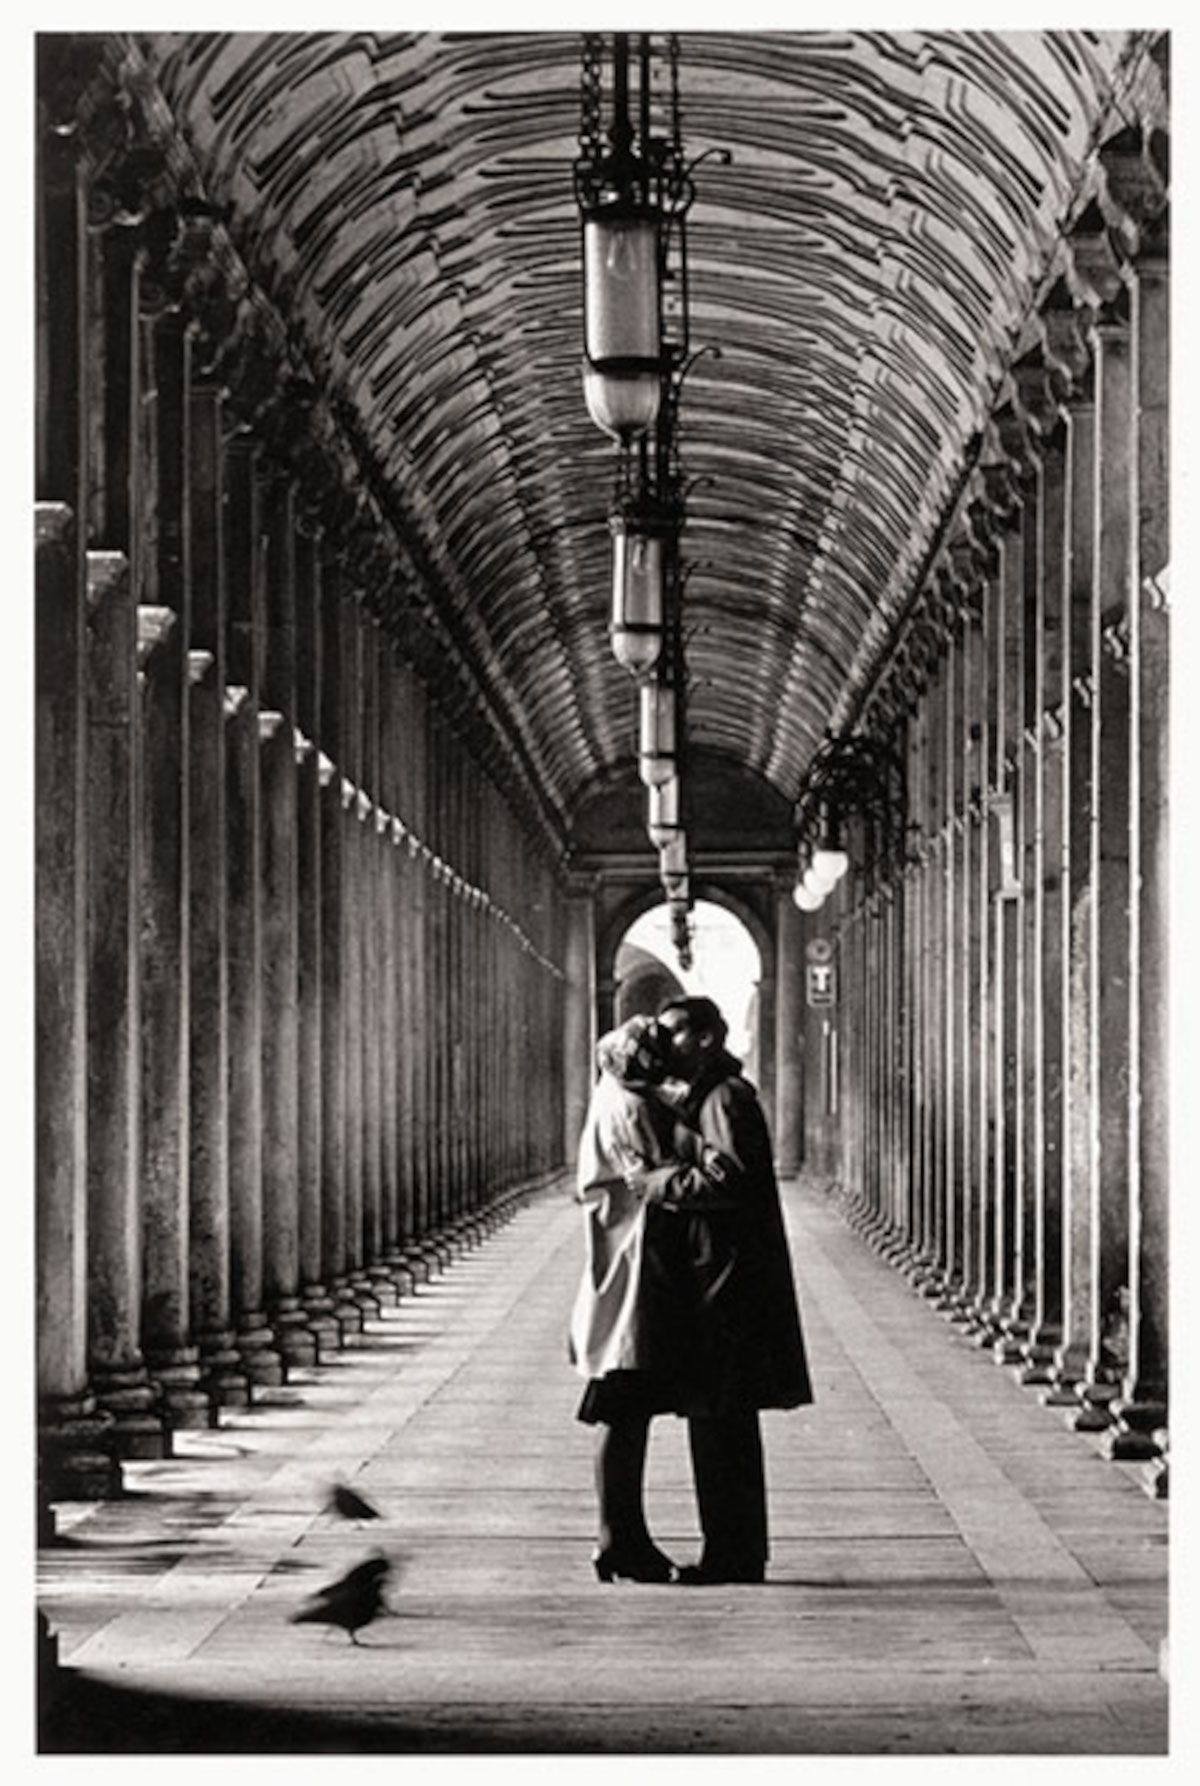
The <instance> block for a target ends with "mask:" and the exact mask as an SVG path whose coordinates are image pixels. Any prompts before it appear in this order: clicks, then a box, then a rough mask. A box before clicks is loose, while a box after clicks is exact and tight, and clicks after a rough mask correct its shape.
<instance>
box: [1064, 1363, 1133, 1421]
mask: <svg viewBox="0 0 1200 1786" xmlns="http://www.w3.org/2000/svg"><path fill="white" fill-rule="evenodd" d="M1076 1393H1077V1395H1078V1399H1079V1412H1078V1413H1077V1414H1075V1415H1074V1416H1071V1415H1068V1416H1067V1419H1068V1422H1069V1424H1070V1426H1071V1427H1072V1428H1073V1430H1074V1431H1075V1432H1077V1433H1103V1432H1107V1431H1108V1429H1109V1427H1110V1426H1111V1425H1112V1423H1113V1416H1112V1411H1111V1410H1112V1404H1113V1403H1114V1402H1115V1401H1116V1400H1117V1398H1118V1396H1119V1395H1120V1393H1121V1388H1120V1384H1118V1383H1104V1382H1101V1381H1100V1380H1099V1378H1098V1377H1096V1376H1095V1374H1094V1367H1092V1366H1089V1372H1088V1376H1087V1378H1086V1379H1085V1380H1084V1381H1083V1382H1082V1383H1080V1384H1079V1387H1078V1390H1077V1392H1076Z"/></svg>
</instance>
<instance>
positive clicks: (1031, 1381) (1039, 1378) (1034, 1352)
mask: <svg viewBox="0 0 1200 1786" xmlns="http://www.w3.org/2000/svg"><path fill="white" fill-rule="evenodd" d="M1060 1337H1061V1336H1060V1335H1059V1334H1057V1333H1055V1332H1053V1331H1046V1330H1043V1332H1042V1334H1041V1335H1040V1336H1039V1337H1037V1338H1034V1337H1032V1336H1031V1337H1030V1339H1028V1340H1027V1341H1026V1343H1025V1354H1024V1355H1025V1363H1024V1365H1023V1366H1022V1367H1021V1368H1020V1369H1019V1370H1018V1371H1017V1382H1018V1383H1020V1384H1022V1385H1023V1386H1027V1387H1030V1388H1039V1387H1043V1386H1045V1385H1048V1384H1050V1383H1053V1382H1054V1378H1055V1372H1056V1370H1057V1368H1058V1364H1057V1360H1058V1352H1059V1341H1060Z"/></svg>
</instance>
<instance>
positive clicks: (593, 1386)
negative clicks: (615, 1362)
mask: <svg viewBox="0 0 1200 1786" xmlns="http://www.w3.org/2000/svg"><path fill="white" fill-rule="evenodd" d="M680 1400H681V1385H679V1384H673V1383H671V1382H670V1381H669V1379H668V1378H666V1377H664V1376H661V1375H659V1373H658V1372H657V1371H609V1372H608V1373H607V1375H606V1376H603V1377H591V1378H589V1380H588V1383H587V1387H586V1388H585V1389H584V1392H583V1396H582V1398H581V1400H580V1403H579V1406H578V1408H577V1409H576V1410H575V1418H576V1420H582V1421H583V1423H584V1425H585V1426H612V1425H613V1424H614V1422H616V1421H621V1420H648V1419H649V1418H650V1417H651V1415H653V1414H675V1413H678V1412H679V1405H680Z"/></svg>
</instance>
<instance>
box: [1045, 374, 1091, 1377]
mask: <svg viewBox="0 0 1200 1786" xmlns="http://www.w3.org/2000/svg"><path fill="white" fill-rule="evenodd" d="M1083 379H1084V382H1083V383H1082V385H1081V387H1080V389H1079V391H1078V392H1077V393H1076V394H1075V395H1074V397H1073V398H1072V402H1071V407H1070V415H1069V439H1070V450H1069V459H1070V500H1071V521H1070V528H1071V552H1070V560H1069V587H1068V591H1067V625H1066V636H1065V646H1066V649H1065V652H1064V668H1063V675H1064V679H1065V681H1066V684H1067V687H1066V691H1065V696H1064V706H1063V713H1064V724H1065V734H1064V738H1063V749H1064V752H1065V757H1066V776H1067V783H1068V786H1067V805H1068V814H1067V827H1066V867H1065V879H1066V884H1065V888H1064V902H1063V903H1064V923H1065V926H1066V935H1065V937H1064V969H1063V971H1064V976H1065V980H1066V990H1065V995H1064V996H1065V1003H1066V1008H1067V1022H1066V1035H1065V1037H1064V1042H1063V1052H1064V1092H1065V1098H1066V1107H1065V1111H1064V1147H1065V1152H1066V1163H1065V1175H1064V1192H1065V1199H1066V1201H1065V1207H1064V1216H1063V1220H1064V1232H1065V1242H1064V1282H1063V1340H1062V1346H1061V1348H1060V1351H1059V1354H1058V1357H1057V1358H1056V1360H1055V1372H1054V1384H1053V1385H1052V1387H1051V1388H1050V1389H1049V1390H1048V1391H1047V1395H1046V1400H1047V1401H1049V1402H1053V1403H1054V1404H1055V1405H1060V1406H1065V1407H1072V1408H1077V1407H1078V1400H1077V1396H1076V1393H1075V1387H1076V1385H1077V1384H1078V1383H1080V1382H1081V1381H1082V1380H1083V1377H1084V1375H1085V1372H1086V1367H1087V1361H1088V1357H1089V1354H1090V1350H1091V1334H1092V1331H1093V1324H1094V1321H1095V1320H1096V1318H1097V1317H1096V1315H1095V1313H1094V1311H1095V1309H1096V1307H1097V1305H1098V1302H1099V1295H1100V1286H1099V1283H1098V1281H1097V1278H1096V1275H1095V1265H1096V1261H1097V1259H1098V1254H1097V1253H1095V1252H1094V1250H1093V1234H1094V1233H1095V1232H1096V1230H1097V1228H1098V1224H1099V1211H1100V1162H1099V1144H1098V1143H1099V1124H1098V1119H1097V1115H1096V1110H1095V1106H1094V1102H1093V1098H1094V1086H1093V1082H1092V1052H1093V1050H1092V1039H1093V1036H1094V1035H1095V1033H1096V1023H1097V1016H1096V1008H1095V1001H1096V992H1097V988H1096V984H1095V976H1094V974H1093V971H1092V960H1093V948H1094V943H1093V927H1094V924H1095V897H1094V892H1093V887H1092V830H1093V825H1094V824H1095V823H1096V789H1095V784H1094V782H1093V779H1092V774H1093V763H1092V701H1093V698H1094V687H1095V685H1094V681H1093V664H1092V630H1093V607H1094V596H1095V537H1096V526H1095V487H1096V465H1095V458H1096V412H1095V405H1094V403H1093V401H1092V387H1091V372H1090V365H1089V366H1088V367H1087V368H1085V369H1084V374H1083Z"/></svg>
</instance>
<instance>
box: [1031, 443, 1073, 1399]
mask: <svg viewBox="0 0 1200 1786" xmlns="http://www.w3.org/2000/svg"><path fill="white" fill-rule="evenodd" d="M1067 445H1068V438H1067V433H1066V429H1065V427H1064V426H1062V425H1061V423H1060V424H1059V425H1058V426H1056V427H1055V430H1054V433H1053V436H1052V437H1051V439H1050V441H1049V443H1048V446H1047V449H1046V452H1045V455H1044V461H1043V470H1042V511H1043V518H1042V552H1041V565H1040V577H1039V587H1040V598H1039V599H1040V618H1039V626H1038V638H1037V642H1036V650H1037V656H1038V674H1039V677H1040V683H1041V687H1040V690H1039V700H1038V712H1039V721H1038V753H1037V774H1038V800H1039V804H1040V808H1041V832H1042V848H1041V857H1042V863H1041V870H1042V872H1041V886H1042V921H1041V941H1040V949H1039V962H1038V971H1039V973H1040V976H1041V1006H1042V1033H1041V1058H1042V1076H1041V1129H1042V1160H1043V1165H1042V1199H1041V1208H1040V1212H1039V1221H1038V1229H1037V1268H1036V1273H1035V1289H1034V1296H1035V1303H1034V1313H1033V1331H1032V1332H1031V1334H1030V1339H1029V1345H1028V1348H1027V1352H1026V1356H1027V1358H1028V1361H1029V1362H1028V1365H1027V1366H1026V1369H1025V1371H1024V1372H1023V1374H1022V1379H1021V1380H1022V1381H1023V1382H1026V1383H1038V1384H1048V1383H1051V1382H1053V1380H1054V1377H1055V1370H1056V1360H1057V1356H1058V1352H1059V1348H1060V1347H1061V1345H1062V1338H1063V1287H1064V1256H1065V1254H1064V1221H1063V1214H1064V1202H1065V1188H1064V1179H1065V1160H1066V1140H1065V1127H1064V1115H1065V1096H1064V1078H1065V1074H1064V1053H1063V1042H1064V978H1063V973H1064V952H1063V944H1064V900H1065V885H1066V877H1067V874H1068V868H1067V850H1068V842H1069V840H1068V837H1067V832H1066V824H1067V810H1068V798H1067V788H1066V774H1067V762H1066V754H1065V750H1064V734H1065V727H1066V720H1065V717H1064V699H1063V697H1064V684H1063V661H1064V656H1065V655H1066V653H1065V650H1064V627H1065V617H1066V600H1065V589H1066V578H1067V564H1068V553H1069V546H1070V519H1071V517H1070V510H1069V502H1070V488H1069V482H1068V479H1069V462H1068V455H1067Z"/></svg>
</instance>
